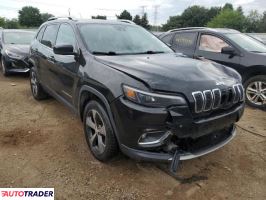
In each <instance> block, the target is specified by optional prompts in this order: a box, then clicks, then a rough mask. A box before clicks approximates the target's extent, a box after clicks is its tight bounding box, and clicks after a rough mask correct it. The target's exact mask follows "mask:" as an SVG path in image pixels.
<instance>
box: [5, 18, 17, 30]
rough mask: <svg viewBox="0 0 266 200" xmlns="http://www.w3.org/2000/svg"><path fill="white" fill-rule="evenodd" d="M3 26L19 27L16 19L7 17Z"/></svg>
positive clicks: (9, 27)
mask: <svg viewBox="0 0 266 200" xmlns="http://www.w3.org/2000/svg"><path fill="white" fill-rule="evenodd" d="M5 28H6V29H18V28H20V25H19V22H18V20H17V19H11V20H9V19H7V20H6V22H5Z"/></svg>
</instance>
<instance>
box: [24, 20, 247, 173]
mask: <svg viewBox="0 0 266 200" xmlns="http://www.w3.org/2000/svg"><path fill="white" fill-rule="evenodd" d="M29 63H30V66H31V72H30V84H31V90H32V94H33V96H34V98H35V99H37V100H41V99H44V98H46V97H47V93H48V94H50V95H51V96H53V97H55V98H56V99H58V100H59V101H61V102H63V103H64V104H65V105H67V106H68V107H69V108H71V109H72V110H73V111H74V112H75V113H77V115H79V116H80V118H81V119H82V121H83V125H84V132H85V138H86V140H87V143H88V146H89V147H90V150H91V152H92V154H93V155H94V156H95V157H96V158H97V159H99V160H101V161H106V160H108V159H110V158H112V157H113V156H114V155H116V153H117V152H118V150H119V149H120V150H121V151H122V152H124V153H125V154H126V155H128V156H130V157H132V158H135V159H142V160H149V161H164V162H172V163H174V164H173V165H172V166H175V165H176V163H177V162H176V161H179V160H186V159H191V158H195V157H198V156H202V155H205V154H207V153H210V152H212V151H214V150H217V149H219V148H221V147H222V146H224V145H225V144H227V143H228V142H229V141H230V140H231V139H232V138H233V137H234V135H235V133H236V132H235V126H234V124H235V122H236V121H238V120H239V119H240V117H241V116H242V113H243V109H244V98H243V97H244V89H243V87H242V84H241V76H240V75H239V74H238V73H237V72H236V71H235V70H232V69H230V68H226V67H224V66H222V65H220V64H217V63H214V64H212V63H207V64H206V63H205V62H202V61H199V60H195V59H191V58H187V57H182V56H180V55H178V54H176V53H174V52H173V51H172V50H171V49H170V48H169V47H168V46H167V45H165V44H164V43H163V42H162V41H160V40H159V39H158V38H157V37H156V36H154V35H152V34H151V33H149V32H148V31H146V30H145V29H143V28H141V27H139V26H137V25H135V24H131V23H128V22H121V21H120V22H119V21H109V20H74V19H71V18H69V19H64V18H59V19H57V18H53V19H50V20H49V21H48V22H46V23H44V24H43V25H42V26H41V27H40V29H39V32H38V34H37V35H36V37H35V38H34V41H33V42H32V44H31V48H30V60H29ZM62 117H63V116H62ZM173 168H175V167H173Z"/></svg>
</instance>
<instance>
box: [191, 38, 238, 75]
mask: <svg viewBox="0 0 266 200" xmlns="http://www.w3.org/2000/svg"><path fill="white" fill-rule="evenodd" d="M228 46H231V47H232V45H230V44H229V43H228V42H226V41H225V40H224V39H223V38H221V37H219V36H216V35H212V34H208V33H201V34H200V37H199V39H198V42H197V48H196V52H195V57H198V58H200V57H204V58H206V59H209V60H212V61H215V62H217V63H220V64H222V65H226V66H229V67H231V68H233V69H235V70H237V71H238V69H239V66H240V56H239V55H234V56H232V55H228V54H223V53H222V48H223V47H228Z"/></svg>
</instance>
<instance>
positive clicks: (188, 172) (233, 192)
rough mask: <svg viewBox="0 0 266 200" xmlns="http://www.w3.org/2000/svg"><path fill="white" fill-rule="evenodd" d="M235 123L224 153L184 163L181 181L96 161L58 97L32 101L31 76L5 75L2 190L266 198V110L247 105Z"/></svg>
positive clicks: (0, 107) (0, 119) (145, 166)
mask: <svg viewBox="0 0 266 200" xmlns="http://www.w3.org/2000/svg"><path fill="white" fill-rule="evenodd" d="M238 125H239V126H241V128H240V127H238V134H237V136H236V138H235V139H234V140H233V141H232V142H231V143H229V144H228V145H226V146H225V147H224V148H222V149H220V150H218V151H216V152H214V153H211V154H209V155H207V156H204V157H202V158H198V159H194V160H189V161H184V162H182V163H181V166H180V169H179V171H178V176H179V177H180V178H179V180H176V179H174V178H172V177H170V176H168V175H167V174H166V173H164V172H163V171H161V170H160V169H158V168H157V167H156V166H155V165H154V164H151V163H137V162H135V161H133V160H131V159H129V158H127V157H125V156H123V155H120V156H118V157H117V158H116V159H115V160H113V161H112V162H110V163H108V164H103V163H101V162H99V161H97V160H96V159H94V158H93V156H92V155H91V154H90V152H89V150H88V147H87V144H86V142H85V139H84V135H83V130H82V124H81V122H80V120H79V119H78V118H77V117H76V116H75V115H74V114H72V113H71V112H70V111H69V110H68V109H67V108H66V107H64V106H63V105H62V104H60V103H58V102H57V101H56V100H54V99H49V100H45V101H42V102H37V101H35V100H34V99H33V97H32V95H31V92H30V88H29V81H28V77H26V76H20V75H15V76H11V77H9V78H4V77H3V76H2V74H1V75H0V187H54V188H55V195H56V199H59V200H64V199H70V200H83V199H84V200H88V199H179V200H180V199H204V200H205V199H210V200H222V199H230V200H231V199H232V200H237V199H241V200H242V199H256V200H264V199H266V112H263V111H259V110H253V109H251V108H247V109H246V111H245V115H244V117H243V118H242V119H241V121H240V122H239V123H238ZM244 129H245V130H244ZM247 130H248V131H247ZM249 131H251V132H254V133H251V132H249Z"/></svg>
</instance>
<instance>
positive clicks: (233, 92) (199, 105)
mask: <svg viewBox="0 0 266 200" xmlns="http://www.w3.org/2000/svg"><path fill="white" fill-rule="evenodd" d="M192 96H193V98H194V112H195V113H201V112H207V111H210V110H216V109H219V108H228V107H230V106H232V105H234V104H236V103H238V102H240V101H244V98H245V97H244V88H243V86H242V85H241V84H236V85H233V86H232V87H229V88H227V89H225V90H220V89H218V88H215V89H213V90H205V91H196V92H193V93H192Z"/></svg>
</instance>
